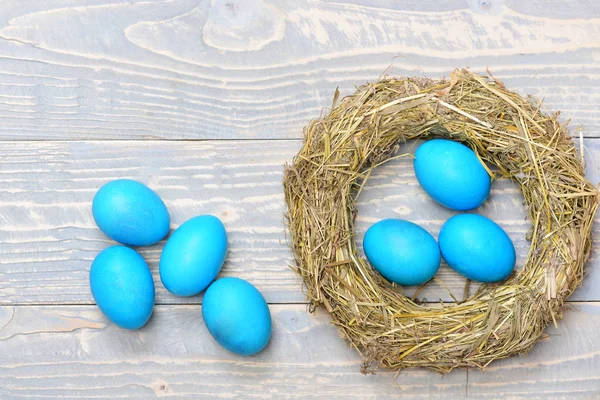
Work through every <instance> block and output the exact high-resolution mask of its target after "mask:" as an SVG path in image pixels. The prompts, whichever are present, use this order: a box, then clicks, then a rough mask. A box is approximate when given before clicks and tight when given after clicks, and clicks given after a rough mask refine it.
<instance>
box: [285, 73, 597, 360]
mask: <svg viewBox="0 0 600 400" xmlns="http://www.w3.org/2000/svg"><path fill="white" fill-rule="evenodd" d="M337 102H338V92H336V96H335V98H334V101H333V106H332V109H331V111H330V112H329V114H327V115H325V116H324V117H322V118H320V119H317V120H314V121H312V122H311V123H310V124H309V125H308V127H307V128H306V129H305V136H304V144H303V147H302V149H301V150H300V152H299V153H298V154H297V155H296V157H295V158H294V160H293V162H292V164H291V165H287V166H286V169H285V175H284V182H283V183H284V190H285V200H286V202H287V206H288V211H287V214H286V218H287V222H288V228H289V234H290V242H291V247H292V250H293V253H294V257H295V267H294V268H295V270H296V271H297V272H298V273H299V274H300V275H301V276H302V278H303V280H304V283H305V285H306V288H307V292H308V293H307V295H308V298H309V299H310V302H311V305H312V306H317V305H322V306H324V307H325V308H326V309H327V311H328V312H329V313H330V314H331V316H332V318H333V323H334V324H335V325H337V327H338V328H339V331H340V334H341V336H342V337H343V338H344V339H346V340H347V341H348V342H349V344H350V345H351V346H352V347H353V348H355V349H356V350H358V351H359V352H360V354H361V355H362V357H363V359H364V364H363V372H366V371H370V370H372V369H374V368H378V367H380V366H381V367H384V368H388V369H392V370H400V369H403V368H408V367H426V368H429V369H432V370H435V371H439V372H448V371H450V370H452V369H454V368H456V367H480V368H483V367H485V366H486V365H488V364H489V363H490V362H492V361H494V360H497V359H500V358H504V357H508V356H511V355H513V354H523V353H526V352H528V351H529V350H530V349H531V348H532V346H533V345H534V344H535V342H536V341H537V340H539V339H540V337H541V336H542V333H543V330H544V328H545V327H546V325H548V323H550V322H551V321H552V322H554V323H556V321H557V320H558V319H559V318H561V306H562V305H563V303H564V302H565V300H566V299H567V298H568V297H569V295H571V293H573V291H574V290H575V288H576V287H578V286H579V285H580V283H581V280H582V277H583V266H584V262H585V261H586V259H587V257H588V255H589V253H590V249H591V231H592V221H593V218H594V214H595V212H596V210H597V206H598V198H597V193H598V192H597V190H596V188H595V187H594V186H593V185H592V184H591V183H589V182H588V181H587V180H586V179H585V177H584V168H583V163H582V161H581V160H580V158H579V156H578V152H577V149H576V145H575V143H574V142H573V140H572V139H571V137H570V135H569V132H568V131H567V129H566V126H565V124H561V123H560V122H558V121H557V115H556V114H555V115H548V114H546V113H544V112H542V110H541V104H540V103H539V102H535V101H534V100H533V99H531V98H527V99H526V98H523V97H521V96H519V95H518V94H516V93H513V92H511V91H509V90H507V89H506V88H505V87H504V85H503V84H502V83H501V82H500V81H498V80H496V79H494V78H493V77H491V75H490V76H489V77H488V76H481V75H477V74H475V73H472V72H470V71H469V70H457V71H454V72H453V73H452V74H451V75H450V79H449V80H431V79H425V78H399V79H386V80H382V81H379V82H376V83H372V84H368V85H365V86H362V87H360V88H359V89H358V91H357V92H356V93H355V94H354V95H352V96H349V97H346V98H344V99H343V100H341V102H340V103H339V105H337V104H336V103H337ZM432 136H435V137H445V138H448V139H453V140H457V141H460V142H462V143H465V144H467V145H468V146H469V147H471V148H472V149H473V150H474V151H475V152H476V154H477V155H478V156H479V157H480V158H481V159H482V160H483V161H485V162H488V163H490V164H493V165H495V166H496V167H497V168H498V170H499V173H500V174H501V175H503V176H505V177H508V178H511V179H514V180H515V181H517V182H518V184H519V186H520V188H521V190H522V193H523V196H524V198H525V203H526V205H527V207H528V215H529V218H530V220H531V223H532V225H533V230H532V232H531V233H530V235H528V236H529V237H528V239H530V241H531V248H530V250H529V253H528V255H527V259H526V262H525V264H524V265H523V266H522V268H521V269H520V270H519V271H518V272H517V273H515V274H513V275H512V276H511V277H509V278H508V279H507V280H506V281H505V282H503V283H502V284H495V285H490V284H488V285H482V286H481V287H480V288H479V289H478V290H477V292H476V293H475V294H474V295H473V296H471V297H470V298H469V299H467V300H466V301H463V302H460V303H451V304H444V305H441V306H440V305H427V304H419V303H418V302H416V301H412V300H411V299H410V298H407V297H405V296H403V295H402V294H401V291H400V288H398V287H394V286H393V285H391V284H389V283H388V282H387V281H385V280H384V279H383V278H381V277H380V276H379V275H378V274H377V273H376V272H374V270H373V269H372V268H371V266H370V265H369V264H368V262H367V261H366V260H364V259H363V258H361V257H360V255H359V253H358V251H357V249H356V245H355V238H354V228H353V221H354V218H355V217H356V208H355V201H356V198H357V196H358V195H359V194H360V191H361V188H362V186H363V185H364V183H365V181H366V179H368V177H369V174H370V172H371V170H372V169H373V168H375V167H377V166H378V165H380V164H381V163H383V162H385V161H386V160H388V159H390V157H392V156H393V155H394V153H395V152H396V151H397V150H398V144H399V143H400V142H404V141H406V140H409V139H415V138H422V137H432ZM398 190H402V188H398Z"/></svg>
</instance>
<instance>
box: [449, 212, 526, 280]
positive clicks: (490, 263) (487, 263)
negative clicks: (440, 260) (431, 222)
mask: <svg viewBox="0 0 600 400" xmlns="http://www.w3.org/2000/svg"><path fill="white" fill-rule="evenodd" d="M438 240H439V243H440V250H441V252H442V257H444V259H445V260H446V262H447V263H448V265H449V266H450V267H451V268H452V269H454V270H455V271H456V272H458V273H459V274H461V275H464V276H466V277H467V278H469V279H472V280H475V281H480V282H498V281H501V280H503V279H506V278H507V277H508V276H509V275H510V274H511V272H512V271H513V269H514V268H515V262H516V253H515V247H514V246H513V243H512V241H511V240H510V238H509V237H508V235H507V234H506V232H504V230H503V229H502V228H501V227H500V226H499V225H498V224H496V223H495V222H494V221H492V220H490V219H488V218H486V217H484V216H481V215H477V214H460V215H455V216H454V217H452V218H450V219H449V220H448V221H446V223H444V225H443V226H442V229H441V230H440V234H439V237H438Z"/></svg>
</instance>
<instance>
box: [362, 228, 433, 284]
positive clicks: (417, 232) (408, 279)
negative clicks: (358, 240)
mask: <svg viewBox="0 0 600 400" xmlns="http://www.w3.org/2000/svg"><path fill="white" fill-rule="evenodd" d="M363 249H364V251H365V255H366V256H367V259H368V260H369V262H370V263H371V265H372V266H373V268H375V270H376V271H377V272H379V273H380V274H381V275H383V277H384V278H386V279H387V280H389V281H391V282H395V283H397V284H399V285H420V284H423V283H425V282H427V281H428V280H430V279H431V278H433V276H434V275H435V273H436V272H437V270H438V269H439V267H440V251H439V249H438V245H437V243H436V241H435V239H434V238H433V236H431V235H430V234H429V232H427V231H426V230H425V229H423V228H421V227H420V226H419V225H417V224H414V223H412V222H409V221H404V220H401V219H384V220H382V221H379V222H377V223H375V224H373V225H372V226H371V227H370V228H369V229H368V230H367V232H366V233H365V237H364V239H363Z"/></svg>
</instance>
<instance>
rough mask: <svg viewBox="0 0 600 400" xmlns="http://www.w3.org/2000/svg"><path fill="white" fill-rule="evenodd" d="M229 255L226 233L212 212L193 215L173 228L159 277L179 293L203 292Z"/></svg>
mask: <svg viewBox="0 0 600 400" xmlns="http://www.w3.org/2000/svg"><path fill="white" fill-rule="evenodd" d="M226 255H227V233H226V232H225V227H224V226H223V223H222V222H221V220H220V219H218V218H217V217H214V216H212V215H202V216H199V217H195V218H192V219H190V220H188V221H186V222H184V223H183V224H181V226H180V227H179V228H177V229H176V230H175V232H173V234H172V235H171V237H169V239H168V240H167V243H166V244H165V248H164V249H163V251H162V254H161V256H160V263H159V270H160V279H161V281H162V283H163V285H165V287H166V288H167V290H168V291H169V292H171V293H173V294H175V295H177V296H193V295H196V294H198V293H200V292H202V291H203V290H204V289H206V287H207V286H208V285H210V283H211V282H212V281H213V280H214V279H215V278H216V277H217V274H218V273H219V271H220V270H221V267H222V266H223V263H224V262H225V257H226Z"/></svg>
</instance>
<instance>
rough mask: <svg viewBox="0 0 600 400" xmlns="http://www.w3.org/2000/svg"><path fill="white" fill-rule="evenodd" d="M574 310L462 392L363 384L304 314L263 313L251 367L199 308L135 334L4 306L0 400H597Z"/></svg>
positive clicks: (330, 330) (583, 324)
mask: <svg viewBox="0 0 600 400" xmlns="http://www.w3.org/2000/svg"><path fill="white" fill-rule="evenodd" d="M573 306H574V307H573V309H572V310H569V311H567V312H566V313H565V318H564V320H562V321H561V322H560V325H559V327H558V328H554V327H550V328H548V330H547V333H548V335H549V337H548V339H546V340H543V341H542V342H540V343H538V344H537V345H536V347H535V348H534V349H533V350H532V351H531V353H530V354H528V355H526V356H522V357H513V358H511V359H507V360H501V361H498V362H496V363H493V364H491V365H490V367H489V368H488V369H487V370H486V372H484V373H481V372H479V371H477V370H469V372H468V387H465V383H466V379H465V378H466V375H465V370H456V371H453V372H452V373H451V374H449V375H445V376H441V375H438V374H435V373H430V372H427V371H425V370H407V371H403V372H402V373H401V374H400V375H399V376H398V378H397V380H395V381H394V378H393V374H390V373H386V372H380V373H378V374H377V375H367V376H363V375H361V374H360V373H359V369H360V359H359V357H358V354H357V353H356V352H355V351H354V350H352V349H350V348H348V347H346V345H345V344H344V343H343V341H342V340H341V339H340V338H339V337H338V335H337V332H336V330H335V328H334V327H333V326H332V325H330V324H329V316H328V315H326V314H325V313H324V312H318V313H317V315H316V316H313V315H310V314H309V313H308V312H307V311H306V309H305V306H304V305H275V306H271V313H272V315H273V319H274V331H273V339H272V341H271V343H270V344H269V346H268V347H267V348H266V350H265V351H264V352H262V353H260V354H259V355H257V356H254V357H249V358H242V357H237V356H235V355H233V354H231V353H228V352H227V351H225V350H224V349H222V348H221V347H219V346H218V345H217V344H216V343H215V342H214V340H213V339H212V338H211V337H210V336H209V334H208V332H207V330H206V328H205V326H204V324H203V323H202V316H201V310H200V307H199V306H193V305H178V306H158V307H156V309H155V313H154V316H153V317H152V319H151V321H150V322H149V324H148V325H147V326H146V327H144V328H143V329H142V330H140V331H137V332H128V331H124V330H121V329H118V328H116V327H115V326H114V325H112V324H110V323H107V322H106V321H105V319H104V318H103V317H102V315H101V314H100V312H99V311H98V310H97V309H96V308H95V307H94V306H18V307H11V306H4V307H0V354H1V355H2V362H1V363H0V397H2V398H11V399H12V398H15V399H17V398H31V397H35V398H69V397H73V398H111V399H112V398H119V397H127V398H149V397H154V396H156V397H158V396H160V397H167V398H190V396H194V398H220V397H231V398H240V397H244V398H247V397H260V398H272V397H274V398H299V399H304V398H325V397H332V396H333V397H335V398H361V399H364V398H369V399H370V398H389V397H401V398H411V399H412V398H430V399H439V398H446V399H447V398H452V399H458V398H469V399H472V398H474V399H479V398H481V399H484V398H499V397H506V398H510V399H524V398H528V399H559V398H560V399H565V398H569V399H570V398H572V399H595V398H597V396H598V393H600V377H599V376H598V363H599V362H600V344H599V343H598V340H597V332H598V330H600V305H599V304H596V303H575V304H573ZM466 394H468V397H466V396H465V395H466Z"/></svg>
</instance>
